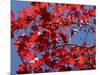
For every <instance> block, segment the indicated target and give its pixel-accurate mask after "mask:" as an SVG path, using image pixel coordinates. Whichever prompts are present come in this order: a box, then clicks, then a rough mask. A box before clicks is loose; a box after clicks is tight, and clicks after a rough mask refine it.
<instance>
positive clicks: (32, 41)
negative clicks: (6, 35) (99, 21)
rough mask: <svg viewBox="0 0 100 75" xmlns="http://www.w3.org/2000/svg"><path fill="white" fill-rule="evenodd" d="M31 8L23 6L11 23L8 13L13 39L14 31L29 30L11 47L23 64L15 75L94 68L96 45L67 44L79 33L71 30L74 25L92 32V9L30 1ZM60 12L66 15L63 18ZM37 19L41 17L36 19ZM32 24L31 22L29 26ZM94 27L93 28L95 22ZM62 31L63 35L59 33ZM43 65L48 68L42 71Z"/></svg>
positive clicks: (93, 13) (93, 12) (93, 14)
mask: <svg viewBox="0 0 100 75" xmlns="http://www.w3.org/2000/svg"><path fill="white" fill-rule="evenodd" d="M31 5H32V7H26V8H24V9H23V10H22V11H21V12H20V13H19V17H18V19H17V20H13V18H14V14H13V12H12V14H11V18H12V20H11V21H12V22H11V36H12V39H14V36H15V32H16V31H19V30H21V29H24V30H27V28H30V29H31V30H30V32H29V35H26V34H20V35H18V36H17V38H15V39H16V42H15V43H14V47H15V48H16V49H17V53H18V55H19V57H20V59H21V61H22V63H21V64H20V65H19V66H18V70H17V73H19V74H23V73H33V72H36V73H40V72H52V71H51V70H50V69H55V71H70V70H73V69H74V70H86V69H95V56H93V53H94V54H95V53H96V49H95V44H93V46H92V47H88V45H87V44H85V45H84V44H83V45H77V44H70V43H69V42H70V39H71V37H73V36H75V34H77V33H78V32H79V31H78V30H77V29H75V28H74V29H73V28H72V29H71V28H70V26H73V24H75V25H76V26H77V27H78V28H82V26H83V27H84V26H89V28H90V29H91V30H92V31H93V30H94V31H95V28H94V27H93V26H91V25H89V23H90V18H91V17H94V18H95V15H96V10H95V6H94V8H92V9H86V7H85V6H84V5H78V4H77V5H75V4H53V3H40V2H32V3H31ZM50 6H53V7H54V9H53V10H52V11H48V8H50ZM63 12H66V13H67V14H66V16H64V15H63ZM37 16H40V18H39V19H38V20H37V19H36V18H37ZM32 21H34V22H33V23H32V25H31V24H30V23H31V22H32ZM93 24H94V25H95V19H94V20H93ZM63 28H64V29H65V30H66V32H64V31H63V30H62V29H63ZM68 31H70V32H69V33H71V34H70V36H69V35H68V34H67V32H68ZM85 41H86V40H84V42H85ZM41 52H44V54H43V55H41V57H37V56H36V55H37V54H38V53H41ZM57 61H58V62H57ZM42 65H47V66H48V68H46V69H45V70H42V69H41V66H42ZM65 65H67V67H66V66H65ZM70 65H71V66H73V67H70Z"/></svg>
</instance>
